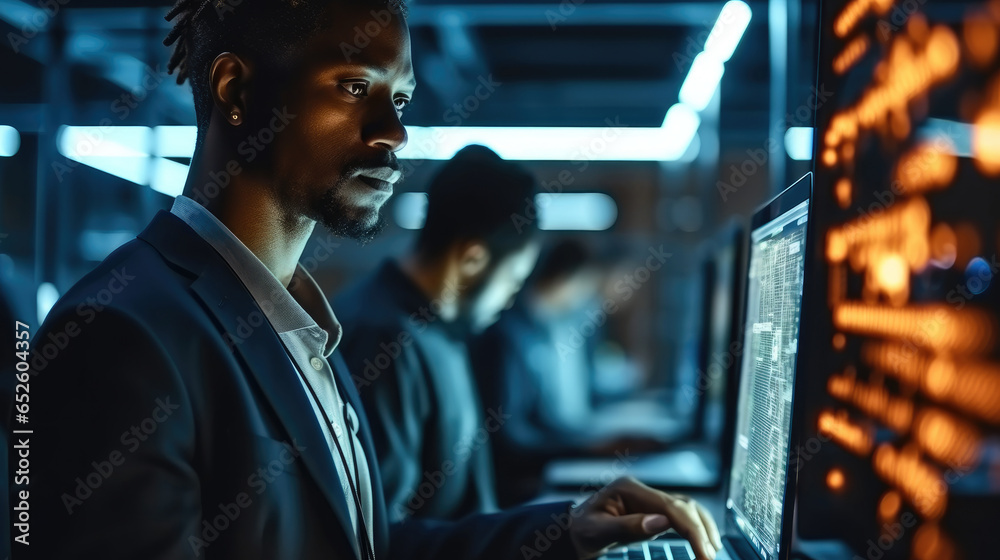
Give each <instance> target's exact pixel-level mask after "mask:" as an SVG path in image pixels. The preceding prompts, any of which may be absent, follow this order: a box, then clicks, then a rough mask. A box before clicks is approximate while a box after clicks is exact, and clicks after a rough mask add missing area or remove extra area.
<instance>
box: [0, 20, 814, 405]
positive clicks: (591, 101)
mask: <svg viewBox="0 0 1000 560" xmlns="http://www.w3.org/2000/svg"><path fill="white" fill-rule="evenodd" d="M802 4H803V3H802V2H800V1H798V0H788V1H786V0H775V1H772V2H749V3H743V2H731V3H730V4H729V5H727V11H726V14H725V16H724V17H721V18H720V14H722V10H723V6H724V5H726V4H725V2H721V1H718V0H712V1H690V2H627V3H622V2H597V1H587V2H573V1H571V0H565V1H563V2H562V3H557V2H470V3H468V4H456V3H442V2H438V1H436V0H416V1H411V2H410V3H409V6H410V15H409V24H410V28H411V34H412V37H413V56H414V67H415V71H416V74H417V80H418V83H419V86H418V90H417V94H416V96H415V100H414V102H413V104H412V106H411V107H410V108H409V109H408V110H407V112H406V114H405V116H404V122H405V123H406V124H407V125H408V126H410V127H413V128H412V129H411V137H410V145H409V146H408V148H407V149H406V151H405V152H404V154H403V156H404V157H408V158H411V159H408V160H407V162H406V163H404V167H405V168H409V169H410V171H411V172H410V173H409V177H408V178H407V180H406V181H405V183H404V184H402V185H401V186H400V188H399V189H398V191H397V194H396V195H395V196H394V198H393V200H392V201H390V203H389V204H388V205H387V208H386V210H385V211H386V214H387V216H388V218H389V224H390V225H389V227H388V228H387V230H386V232H385V233H384V234H383V235H382V236H381V237H380V238H379V239H378V240H377V241H375V242H374V243H372V244H371V245H369V246H366V247H364V248H361V247H359V246H358V245H357V244H355V243H353V242H350V241H341V242H340V245H339V247H337V248H336V250H335V251H334V252H333V253H332V254H331V255H330V256H329V257H328V258H323V259H320V260H319V261H317V262H316V267H315V269H314V270H313V274H314V276H316V277H317V279H318V280H319V282H320V283H321V284H322V285H324V286H326V287H328V288H329V289H330V290H331V291H336V290H337V289H338V288H339V287H341V286H343V285H345V284H347V283H349V282H350V281H351V280H352V279H354V278H356V277H357V276H358V275H359V274H360V273H362V272H363V271H365V270H369V269H371V268H372V267H373V266H374V265H375V263H377V262H378V261H380V260H381V259H382V258H383V257H385V256H386V255H391V254H394V253H398V252H399V251H400V250H401V249H402V248H404V247H405V246H406V245H407V244H408V243H409V242H410V241H411V240H412V238H413V230H414V228H417V227H419V225H420V223H421V220H422V214H421V212H422V202H423V199H422V195H420V194H419V193H420V191H421V189H422V188H423V185H424V184H425V182H426V180H427V179H428V177H429V176H430V175H431V174H432V173H433V171H434V170H435V169H436V167H437V165H438V163H439V161H437V160H440V159H443V158H447V157H449V156H450V155H451V153H454V151H455V150H456V149H457V148H458V147H460V144H462V143H466V142H468V141H474V140H478V141H480V142H483V143H486V144H487V145H490V146H491V147H493V148H494V149H495V150H497V151H498V152H499V153H500V154H501V155H502V156H504V157H509V158H517V159H526V160H527V161H525V162H524V163H525V164H526V165H527V166H528V167H530V168H531V170H532V171H534V172H535V173H536V174H537V176H538V177H539V179H540V180H541V181H542V182H543V184H545V185H546V189H547V190H551V191H552V193H553V194H552V195H551V196H550V200H551V203H549V200H546V201H545V203H544V204H545V208H544V210H543V215H542V225H543V227H545V228H546V229H548V230H551V231H550V232H549V233H550V234H551V235H552V236H553V237H564V236H573V237H577V238H579V239H581V240H582V241H584V242H586V243H588V244H595V246H596V245H597V244H600V243H603V242H604V241H605V240H607V239H609V238H612V239H614V240H615V242H616V243H619V244H620V246H622V247H627V248H628V249H629V250H630V251H632V252H634V255H635V257H634V262H635V266H634V267H633V268H635V267H638V266H641V264H642V262H643V260H644V258H645V257H644V256H643V253H644V252H645V251H646V250H647V249H648V248H650V247H654V248H659V246H660V245H662V246H663V248H664V251H666V252H668V253H670V254H671V257H670V259H669V261H668V263H667V266H665V267H664V268H663V269H662V270H659V271H657V272H655V273H654V274H652V275H651V276H650V278H649V279H648V281H646V282H644V283H643V284H642V287H641V288H639V289H636V290H635V294H634V298H635V301H634V302H632V304H631V305H628V306H623V308H622V310H621V312H620V313H617V314H615V315H614V316H612V317H611V318H610V322H609V325H608V332H609V333H610V339H611V340H613V341H615V342H617V343H618V344H619V345H620V347H621V353H622V355H626V356H628V357H629V359H630V360H631V364H632V365H631V371H635V372H638V373H636V374H635V375H637V376H638V378H637V379H636V380H635V383H637V384H640V385H651V386H658V387H670V386H676V385H677V383H678V380H679V379H681V378H682V377H683V376H685V375H688V376H690V375H692V373H691V372H690V371H689V370H690V369H691V367H692V364H693V363H694V362H693V361H692V360H693V358H694V355H695V354H696V347H697V344H698V341H697V339H696V338H697V337H696V335H697V333H698V329H697V322H698V321H699V320H700V318H699V317H698V312H699V306H700V303H699V301H700V298H701V290H702V289H703V285H702V284H703V282H702V280H701V276H700V268H699V259H700V257H701V251H702V245H703V242H704V241H706V240H710V239H711V238H712V237H713V235H715V234H716V232H717V231H718V230H719V229H720V228H721V227H722V226H724V225H725V224H727V223H728V221H729V220H730V219H731V218H733V217H734V216H735V217H745V216H746V215H747V214H748V213H749V212H751V211H752V209H753V208H754V207H755V206H756V205H758V204H760V203H761V202H762V201H764V200H765V199H766V198H768V197H769V196H770V195H772V194H774V193H776V192H778V191H779V190H780V189H781V188H782V186H783V185H785V184H786V182H788V179H789V178H791V179H795V178H798V176H801V174H802V173H804V172H805V171H806V170H808V169H809V167H810V165H811V163H810V161H809V160H810V159H811V131H810V128H809V127H810V126H811V124H812V110H811V107H809V106H808V104H809V103H810V96H811V95H812V87H813V83H814V76H815V65H814V63H813V54H812V53H813V52H814V51H815V45H816V33H815V24H816V21H815V20H816V13H815V8H814V7H810V6H808V5H806V6H803V5H802ZM805 4H810V3H808V2H807V3H805ZM166 5H167V4H166V3H165V2H162V1H160V2H145V1H140V2H133V3H131V5H130V6H129V7H122V5H121V3H118V2H111V1H108V0H71V1H68V2H66V1H64V2H57V1H55V0H53V2H52V3H51V6H48V5H46V4H44V3H42V5H39V4H36V3H29V2H24V1H21V0H0V28H2V31H3V36H4V37H7V38H8V39H7V40H5V41H3V42H4V45H3V47H2V48H0V57H2V61H3V66H2V67H3V68H4V73H5V79H4V85H3V87H2V88H0V125H3V126H2V128H0V155H2V156H3V157H0V181H2V182H0V197H2V199H0V233H2V234H3V238H2V239H0V252H2V256H0V270H2V271H3V277H4V279H5V280H6V283H7V285H8V286H7V290H9V291H10V293H11V294H12V296H11V297H12V298H13V299H14V300H15V301H16V304H17V305H18V306H19V308H20V310H21V311H20V312H21V314H22V316H25V317H28V318H29V319H32V320H37V319H39V318H41V317H42V316H44V314H45V312H46V310H47V308H48V307H49V306H50V305H51V304H52V303H53V302H54V301H55V299H56V298H57V297H58V295H59V294H61V293H63V292H64V291H65V290H66V289H67V288H68V287H69V286H71V285H72V284H73V283H74V282H75V281H76V280H77V279H78V278H80V276H82V275H83V274H84V273H86V272H87V271H88V270H90V269H91V268H92V267H93V266H94V265H95V264H96V263H97V262H99V261H100V260H102V259H103V258H104V257H105V256H107V255H108V254H109V253H110V252H111V251H112V250H113V249H114V248H116V247H117V246H119V245H121V244H122V243H124V242H125V241H127V240H128V239H131V238H132V237H133V236H134V235H135V234H136V233H137V232H138V231H140V230H141V228H142V227H144V225H145V224H146V223H147V222H148V220H149V219H150V218H151V217H152V215H153V214H155V213H156V211H157V210H159V209H163V208H169V205H170V203H171V200H172V197H173V196H174V195H176V194H177V193H179V192H180V189H181V187H182V185H183V180H184V174H185V170H186V164H187V163H188V161H189V157H190V153H191V151H192V150H193V138H194V136H193V134H194V133H193V124H194V110H193V106H192V101H191V95H190V90H189V87H188V86H187V85H185V86H183V87H179V86H177V85H176V84H175V83H174V77H173V76H168V75H167V74H166V73H165V71H164V69H165V67H166V61H167V57H168V55H169V50H168V49H167V48H165V47H163V46H162V44H161V41H162V39H163V37H164V35H165V34H166V32H167V30H168V29H169V24H168V23H167V22H165V21H163V14H164V13H165V10H166ZM716 25H718V26H720V31H721V32H720V33H717V34H716V35H717V37H718V41H715V43H717V44H709V45H707V47H708V48H709V49H714V50H715V51H717V52H722V53H724V55H723V56H722V59H725V58H728V60H724V62H722V61H721V60H720V59H719V57H709V56H705V57H702V58H701V59H698V55H699V54H700V53H702V52H703V51H705V50H706V39H707V37H708V35H709V33H710V31H711V30H712V29H713V27H715V26H716ZM730 53H731V57H729V56H730ZM696 60H698V62H696ZM800 107H807V109H801V110H798V111H797V109H799V108H800ZM455 125H461V126H462V127H499V128H498V129H497V130H493V131H489V132H488V133H487V134H486V136H484V137H477V136H469V137H467V138H466V137H457V138H454V139H451V137H449V141H447V142H440V141H439V142H434V141H433V140H428V138H433V133H434V131H433V129H432V128H430V127H452V126H455ZM573 127H593V128H598V129H605V130H601V131H596V132H595V136H594V137H593V138H590V137H586V138H584V139H583V140H581V139H580V137H579V136H578V135H577V132H576V131H575V130H574V129H573ZM658 127H663V130H665V131H666V130H668V131H669V132H663V133H662V134H650V133H651V132H655V129H657V128H658ZM637 129H638V130H637ZM445 132H446V133H449V131H447V130H446V131H445ZM455 143H458V144H459V145H452V144H455ZM413 158H416V159H413ZM424 158H430V159H424ZM319 235H325V234H324V233H323V232H317V236H319ZM313 250H314V247H309V248H307V250H306V252H305V256H307V257H308V256H309V255H311V254H313ZM324 256H325V254H324ZM626 269H627V267H626Z"/></svg>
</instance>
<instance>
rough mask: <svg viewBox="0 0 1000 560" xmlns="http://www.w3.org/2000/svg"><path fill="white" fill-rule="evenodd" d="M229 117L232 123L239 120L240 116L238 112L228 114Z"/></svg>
mask: <svg viewBox="0 0 1000 560" xmlns="http://www.w3.org/2000/svg"><path fill="white" fill-rule="evenodd" d="M229 117H230V118H231V119H233V120H234V121H237V120H239V119H240V114H239V112H238V111H233V112H232V113H229Z"/></svg>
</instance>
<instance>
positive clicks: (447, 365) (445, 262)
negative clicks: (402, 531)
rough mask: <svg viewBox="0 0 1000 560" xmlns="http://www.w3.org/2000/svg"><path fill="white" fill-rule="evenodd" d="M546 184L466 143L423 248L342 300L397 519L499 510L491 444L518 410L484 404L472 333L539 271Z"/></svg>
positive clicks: (434, 188)
mask: <svg viewBox="0 0 1000 560" xmlns="http://www.w3.org/2000/svg"><path fill="white" fill-rule="evenodd" d="M536 189H537V186H536V180H535V178H534V177H532V176H531V174H530V173H528V172H527V171H526V170H524V169H523V168H522V167H520V166H519V165H517V164H515V163H513V162H509V161H505V160H503V159H501V158H500V157H499V156H497V155H496V154H495V153H494V152H492V151H491V150H489V149H488V148H485V147H482V146H468V147H466V148H464V149H462V150H461V151H459V152H458V153H457V154H456V155H455V156H454V158H452V159H451V160H450V161H448V162H447V163H445V164H444V166H443V167H442V169H441V170H440V171H439V172H438V173H437V175H436V176H435V177H434V178H433V179H432V180H431V183H430V185H429V187H428V193H427V196H428V201H427V219H426V221H425V224H424V227H423V229H422V230H421V231H420V233H419V235H418V237H417V240H416V243H415V245H414V246H413V248H412V250H411V251H410V252H409V253H407V254H405V255H403V256H401V257H400V258H399V259H398V260H388V261H386V262H384V263H382V265H381V266H380V267H379V268H378V270H377V271H375V272H374V273H373V274H372V275H370V276H369V277H367V278H365V279H363V280H362V281H361V282H360V283H359V284H358V285H357V286H355V287H353V288H352V289H350V290H348V291H347V292H345V293H343V294H342V295H341V296H340V297H338V298H337V300H336V305H335V307H336V309H337V314H338V316H339V317H340V319H341V321H342V322H343V324H344V327H345V334H344V339H343V341H342V342H341V349H342V351H343V353H344V357H345V359H346V360H347V364H348V366H349V368H350V370H351V372H352V373H353V377H354V380H355V383H356V384H357V385H358V387H359V392H360V394H361V399H362V401H363V402H364V405H365V410H367V412H368V415H369V418H370V420H371V423H372V431H373V435H374V440H375V448H376V451H377V454H378V462H379V466H380V468H381V471H382V480H383V488H384V490H385V496H386V503H387V505H388V509H389V514H390V515H391V516H392V518H393V519H394V520H400V519H406V518H408V517H411V516H415V517H435V518H445V519H453V518H458V517H462V516H464V515H466V514H469V513H474V512H484V511H493V510H495V509H496V507H497V497H496V492H495V483H494V476H493V465H492V454H491V444H492V442H491V441H490V440H491V439H492V438H493V437H495V434H497V433H503V432H505V431H506V429H507V426H506V422H507V413H506V411H505V410H501V409H499V408H496V409H487V410H484V408H483V407H482V406H481V404H480V400H479V397H478V391H477V389H476V386H475V378H474V375H473V371H472V365H471V361H470V358H469V354H468V348H467V346H466V338H467V336H468V335H469V334H470V333H474V332H478V331H482V330H483V329H484V328H486V327H488V326H489V325H490V324H492V323H493V322H495V321H496V320H497V318H498V317H499V314H500V312H501V311H502V310H503V309H505V308H508V307H509V306H510V305H511V304H512V303H513V300H514V296H515V295H516V294H517V292H518V291H519V290H520V289H521V286H522V285H523V283H524V280H525V278H527V277H528V275H529V274H530V273H531V271H532V269H533V268H534V265H535V261H536V259H537V257H538V250H539V248H538V243H537V241H536V231H537V224H536V223H535V221H534V219H528V218H527V216H534V213H533V212H528V211H527V210H528V207H529V206H530V205H532V204H534V195H535V191H536ZM517 216H520V217H521V218H522V219H516V217H517Z"/></svg>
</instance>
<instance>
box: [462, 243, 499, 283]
mask: <svg viewBox="0 0 1000 560" xmlns="http://www.w3.org/2000/svg"><path fill="white" fill-rule="evenodd" d="M490 258H491V255H490V250H489V249H488V248H487V247H486V244H485V243H483V242H482V241H479V240H473V241H465V242H463V243H461V244H460V245H459V247H458V270H459V272H461V274H462V276H463V277H465V278H475V277H477V276H479V275H480V274H482V273H483V272H484V271H485V270H486V268H487V267H488V266H489V264H490Z"/></svg>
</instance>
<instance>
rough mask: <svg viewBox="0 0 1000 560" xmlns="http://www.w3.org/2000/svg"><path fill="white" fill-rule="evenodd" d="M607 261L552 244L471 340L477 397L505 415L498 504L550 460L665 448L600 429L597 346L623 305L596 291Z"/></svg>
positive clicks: (570, 243) (522, 493) (528, 492)
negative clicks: (507, 303)
mask: <svg viewBox="0 0 1000 560" xmlns="http://www.w3.org/2000/svg"><path fill="white" fill-rule="evenodd" d="M617 258H620V256H619V257H617ZM614 264H615V262H614V259H609V258H604V259H601V258H598V257H597V256H596V255H593V254H592V253H591V251H590V250H589V249H588V248H587V247H586V245H584V244H583V243H582V242H580V241H579V240H576V239H565V240H562V241H559V242H556V243H555V244H554V245H552V246H551V247H549V248H548V250H547V251H546V252H545V254H544V256H543V258H542V259H541V260H540V262H539V264H538V266H537V268H536V270H535V272H534V274H532V276H531V277H530V279H529V281H528V284H527V286H526V287H525V289H524V290H523V291H522V292H521V294H520V295H519V296H518V298H517V300H516V302H515V304H514V306H513V307H512V308H511V309H509V310H507V311H505V312H504V313H503V314H502V315H501V317H500V320H499V321H498V322H497V323H496V324H494V325H493V326H491V327H490V328H489V329H487V330H486V331H485V332H484V333H483V334H481V335H479V336H477V337H476V338H475V340H474V342H473V344H472V348H473V352H472V355H473V358H474V361H475V370H476V375H477V381H478V385H479V387H480V390H481V392H482V398H483V402H484V403H485V404H486V406H487V407H490V408H498V409H499V408H502V409H503V410H504V412H505V413H506V414H508V415H510V419H509V420H508V421H507V423H506V424H505V426H504V430H502V431H501V432H500V433H499V434H498V435H497V438H496V456H497V458H498V460H497V461H496V462H495V469H496V476H497V485H498V493H499V495H500V496H502V497H503V498H504V501H503V502H501V505H504V506H505V505H511V504H514V503H519V502H521V501H524V500H526V499H530V498H532V497H533V496H535V495H536V494H537V492H538V491H539V490H540V488H541V484H542V483H541V474H542V469H543V467H544V465H545V463H547V462H548V461H550V460H553V459H557V458H564V457H574V456H604V455H613V454H614V453H615V452H616V451H618V452H622V453H625V452H627V453H641V452H645V451H649V450H652V449H658V448H661V447H662V446H663V442H661V441H659V440H657V439H654V438H650V437H646V436H632V435H627V434H605V433H600V432H601V430H600V426H597V425H596V424H597V423H598V422H595V412H596V411H595V399H596V396H597V395H595V390H594V389H595V388H594V381H595V377H596V364H595V358H596V356H595V351H596V349H597V347H598V346H600V345H601V343H602V341H603V340H604V338H605V336H604V327H605V326H606V322H607V318H608V316H609V315H610V314H613V313H615V312H617V311H618V309H619V307H620V305H621V304H620V303H619V302H617V301H615V300H613V299H605V298H602V297H601V296H602V295H603V289H604V287H605V284H606V283H607V278H608V275H609V270H613V268H614V267H613V265H614ZM608 265H612V266H610V267H609V266H608Z"/></svg>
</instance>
